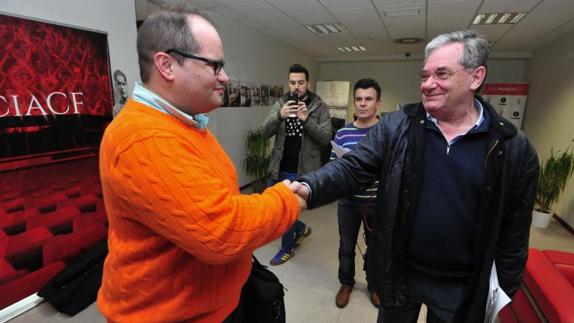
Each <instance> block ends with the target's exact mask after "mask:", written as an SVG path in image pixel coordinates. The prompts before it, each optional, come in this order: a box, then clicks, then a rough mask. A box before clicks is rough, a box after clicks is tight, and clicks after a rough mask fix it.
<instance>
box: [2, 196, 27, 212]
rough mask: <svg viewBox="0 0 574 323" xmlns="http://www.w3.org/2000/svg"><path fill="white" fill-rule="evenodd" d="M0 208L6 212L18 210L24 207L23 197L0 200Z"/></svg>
mask: <svg viewBox="0 0 574 323" xmlns="http://www.w3.org/2000/svg"><path fill="white" fill-rule="evenodd" d="M0 208H2V209H3V210H4V211H6V213H10V212H15V211H20V210H23V209H24V199H23V198H21V197H19V198H15V199H11V200H7V201H3V202H0Z"/></svg>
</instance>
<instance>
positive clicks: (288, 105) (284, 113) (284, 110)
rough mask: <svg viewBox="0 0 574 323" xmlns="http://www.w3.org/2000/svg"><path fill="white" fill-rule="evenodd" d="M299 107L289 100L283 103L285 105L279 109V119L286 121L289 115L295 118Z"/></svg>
mask: <svg viewBox="0 0 574 323" xmlns="http://www.w3.org/2000/svg"><path fill="white" fill-rule="evenodd" d="M298 108H299V105H297V103H295V101H293V100H290V101H287V102H285V104H284V105H283V106H282V107H281V110H280V112H279V114H280V115H281V119H287V117H289V116H290V115H292V116H297V109H298Z"/></svg>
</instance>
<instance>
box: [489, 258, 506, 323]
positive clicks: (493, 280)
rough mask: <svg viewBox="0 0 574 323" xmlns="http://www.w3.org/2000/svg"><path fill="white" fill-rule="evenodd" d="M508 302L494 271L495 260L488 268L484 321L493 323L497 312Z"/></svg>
mask: <svg viewBox="0 0 574 323" xmlns="http://www.w3.org/2000/svg"><path fill="white" fill-rule="evenodd" d="M508 303H510V297H508V295H506V293H505V292H504V290H503V289H502V287H500V284H499V282H498V274H497V272H496V262H493V263H492V269H491V270H490V284H489V287H488V298H487V300H486V315H485V316H484V323H493V322H494V320H495V319H496V316H497V315H498V312H500V310H501V309H502V308H503V307H504V306H506V304H508Z"/></svg>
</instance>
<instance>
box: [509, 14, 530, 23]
mask: <svg viewBox="0 0 574 323" xmlns="http://www.w3.org/2000/svg"><path fill="white" fill-rule="evenodd" d="M525 16H526V12H519V13H517V14H516V15H515V16H514V17H513V18H512V19H510V23H511V24H515V23H517V22H519V21H520V20H522V18H524V17H525Z"/></svg>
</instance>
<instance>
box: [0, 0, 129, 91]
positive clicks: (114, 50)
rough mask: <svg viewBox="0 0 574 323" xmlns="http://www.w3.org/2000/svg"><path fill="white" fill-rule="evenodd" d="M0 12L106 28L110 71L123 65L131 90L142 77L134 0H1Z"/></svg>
mask: <svg viewBox="0 0 574 323" xmlns="http://www.w3.org/2000/svg"><path fill="white" fill-rule="evenodd" d="M0 13H3V14H8V15H14V16H18V17H22V18H32V19H36V20H41V21H45V22H52V23H57V24H61V25H66V26H71V27H79V28H82V29H88V30H94V31H100V32H105V33H107V34H108V46H109V51H110V64H111V71H112V72H113V71H114V70H116V69H120V70H122V71H123V72H124V73H125V74H126V76H127V78H128V83H129V84H130V85H129V90H130V93H131V90H132V89H133V81H134V80H137V79H139V68H138V63H137V53H136V49H135V48H136V25H135V7H134V2H133V1H130V0H119V1H118V0H98V1H89V0H50V1H44V0H1V1H0ZM114 92H115V87H114ZM114 94H115V95H116V98H117V93H114Z"/></svg>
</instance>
